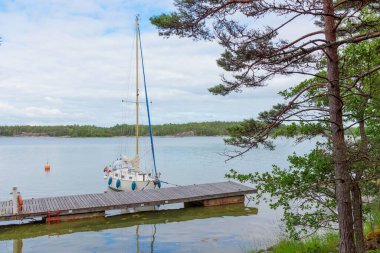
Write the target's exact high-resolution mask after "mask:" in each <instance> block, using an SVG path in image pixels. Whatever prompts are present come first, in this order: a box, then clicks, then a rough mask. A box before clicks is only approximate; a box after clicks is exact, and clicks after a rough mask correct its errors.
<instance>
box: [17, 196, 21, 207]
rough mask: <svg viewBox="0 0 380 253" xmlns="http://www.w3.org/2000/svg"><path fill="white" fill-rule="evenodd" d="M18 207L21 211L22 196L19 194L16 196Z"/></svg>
mask: <svg viewBox="0 0 380 253" xmlns="http://www.w3.org/2000/svg"><path fill="white" fill-rule="evenodd" d="M17 202H18V209H19V210H21V211H22V197H21V194H19V195H18V196H17Z"/></svg>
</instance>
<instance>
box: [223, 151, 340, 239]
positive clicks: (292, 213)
mask: <svg viewBox="0 0 380 253" xmlns="http://www.w3.org/2000/svg"><path fill="white" fill-rule="evenodd" d="M288 160H289V162H290V164H291V165H290V167H289V168H286V169H282V168H280V167H278V166H276V165H273V168H272V171H271V172H264V173H258V172H256V173H250V174H245V175H243V174H239V173H238V172H237V171H235V170H231V171H230V173H228V174H227V175H226V177H227V178H231V179H236V180H239V181H240V182H250V183H252V184H255V185H256V187H257V190H258V193H257V195H256V196H253V197H252V198H253V199H254V200H256V202H257V203H259V202H260V201H265V202H268V203H269V205H270V207H271V208H273V209H277V208H282V209H283V212H284V215H283V218H282V220H283V222H284V224H285V230H286V232H288V233H289V235H290V237H291V238H294V239H298V238H299V237H300V235H308V234H312V233H314V232H315V231H316V230H318V229H320V228H321V227H324V228H331V224H332V223H333V222H334V221H335V220H336V218H337V214H336V211H335V207H336V201H335V198H334V174H333V169H332V158H331V155H330V154H328V153H325V150H324V148H323V147H322V145H319V146H317V148H316V149H314V150H312V151H311V152H310V153H309V154H306V155H303V156H297V155H295V154H294V155H292V156H289V158H288Z"/></svg>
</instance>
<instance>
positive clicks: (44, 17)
mask: <svg viewBox="0 0 380 253" xmlns="http://www.w3.org/2000/svg"><path fill="white" fill-rule="evenodd" d="M171 8H173V7H172V0H166V1H156V2H151V1H148V0H144V1H137V0H135V1H122V0H112V1H107V2H102V3H100V2H99V1H95V0H88V1H58V0H57V1H53V2H51V1H47V0H36V1H27V0H17V1H8V2H6V7H5V8H3V9H2V8H1V7H0V24H1V27H2V30H1V31H0V32H1V34H0V36H1V37H2V40H3V44H2V45H1V46H0V57H1V59H3V60H2V61H0V118H2V122H1V123H2V124H16V123H17V124H28V123H30V122H33V123H36V124H74V123H79V124H96V125H113V124H116V123H121V120H122V118H121V117H119V116H117V117H116V116H115V115H121V113H120V110H121V108H122V105H121V102H120V101H121V99H122V98H126V97H127V98H130V99H133V96H134V94H133V93H134V88H133V85H134V70H133V68H134V59H133V57H134V51H133V48H132V45H133V43H134V41H133V40H134V38H133V25H134V15H135V14H136V13H140V14H142V15H141V32H142V43H143V47H144V62H145V67H146V73H147V81H148V86H149V95H150V100H151V101H153V104H152V111H153V112H152V114H153V115H152V116H153V121H154V123H167V122H186V121H203V120H241V119H243V118H247V117H254V116H255V115H256V114H257V113H258V112H260V111H262V110H264V109H266V108H268V107H269V106H270V105H272V104H274V103H277V102H279V101H280V99H279V97H278V96H277V95H276V93H277V92H278V90H280V89H283V88H285V87H287V86H288V85H289V84H291V83H294V82H297V81H298V80H299V77H291V78H290V77H289V78H283V77H281V78H275V79H273V80H272V81H271V85H269V86H268V87H265V88H258V89H254V90H247V91H244V93H239V94H231V95H230V96H226V97H218V96H213V95H211V94H210V93H209V92H208V91H207V89H208V88H209V87H212V86H214V85H216V84H218V83H219V82H220V74H221V73H222V70H221V69H220V68H218V67H217V65H216V62H215V60H216V59H217V58H218V57H219V54H220V52H222V48H221V47H220V46H219V45H218V44H217V43H216V42H194V41H192V40H190V39H178V38H170V39H162V38H161V37H159V36H158V34H157V31H156V30H155V29H154V28H153V27H152V25H150V24H149V21H148V18H149V17H150V16H152V15H156V14H160V13H162V12H167V11H168V10H169V9H171ZM299 25H301V26H299ZM298 26H299V27H297V29H298V30H299V31H303V30H305V29H306V28H305V27H306V26H305V25H303V26H302V24H301V23H298ZM297 29H295V30H297ZM295 33H296V32H295V31H292V32H291V35H289V36H296V34H295ZM118 117H119V118H118Z"/></svg>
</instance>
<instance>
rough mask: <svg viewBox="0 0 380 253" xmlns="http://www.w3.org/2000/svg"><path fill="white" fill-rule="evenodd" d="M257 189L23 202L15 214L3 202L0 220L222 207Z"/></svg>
mask: <svg viewBox="0 0 380 253" xmlns="http://www.w3.org/2000/svg"><path fill="white" fill-rule="evenodd" d="M252 193H256V190H255V189H253V188H251V187H248V186H244V185H241V184H238V183H235V182H221V183H210V184H197V185H189V186H178V187H168V188H161V189H151V190H143V191H132V192H124V191H120V192H115V191H108V192H105V193H96V194H81V195H70V196H59V197H49V198H32V199H25V200H23V201H22V210H19V211H18V212H17V213H15V212H14V211H13V210H14V206H13V200H9V201H2V202H0V220H21V219H35V218H42V219H47V221H50V220H51V221H56V220H65V219H81V218H90V217H96V216H104V215H105V211H108V210H119V209H129V208H140V209H141V208H143V207H149V206H157V205H165V204H174V203H184V205H185V207H188V206H219V205H228V204H237V203H244V196H245V195H247V194H252Z"/></svg>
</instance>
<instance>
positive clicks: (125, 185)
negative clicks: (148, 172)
mask: <svg viewBox="0 0 380 253" xmlns="http://www.w3.org/2000/svg"><path fill="white" fill-rule="evenodd" d="M109 180H110V177H108V178H107V182H109ZM118 180H120V185H119V187H117V182H118ZM133 182H135V184H136V186H135V189H133V188H132V184H133ZM108 187H109V188H111V189H112V190H115V191H134V190H148V189H154V188H156V185H155V184H154V182H153V181H131V180H123V179H119V178H114V177H113V178H112V182H111V184H109V185H108Z"/></svg>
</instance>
